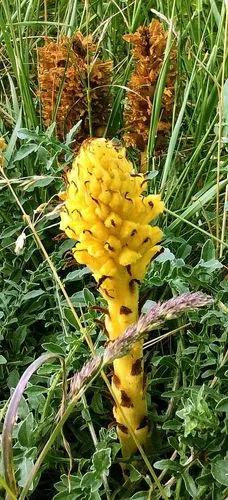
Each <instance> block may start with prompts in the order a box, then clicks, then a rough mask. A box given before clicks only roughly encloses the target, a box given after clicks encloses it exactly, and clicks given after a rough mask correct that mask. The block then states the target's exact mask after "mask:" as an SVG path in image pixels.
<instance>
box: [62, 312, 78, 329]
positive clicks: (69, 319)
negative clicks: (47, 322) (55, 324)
mask: <svg viewBox="0 0 228 500" xmlns="http://www.w3.org/2000/svg"><path fill="white" fill-rule="evenodd" d="M64 316H65V318H66V320H67V322H68V323H69V324H70V325H71V326H73V327H74V328H76V329H78V328H79V326H78V322H77V320H76V319H75V317H74V315H73V313H72V311H71V309H69V308H67V307H64Z"/></svg>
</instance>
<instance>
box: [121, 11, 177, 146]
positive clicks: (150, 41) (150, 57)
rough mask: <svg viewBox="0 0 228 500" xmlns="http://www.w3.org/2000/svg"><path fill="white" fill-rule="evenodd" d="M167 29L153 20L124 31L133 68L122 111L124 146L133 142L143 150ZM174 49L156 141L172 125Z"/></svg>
mask: <svg viewBox="0 0 228 500" xmlns="http://www.w3.org/2000/svg"><path fill="white" fill-rule="evenodd" d="M167 36H168V33H167V32H166V31H165V30H164V28H163V26H162V24H161V23H160V22H159V21H157V20H155V19H154V20H153V21H152V22H151V23H150V24H149V25H148V26H141V27H139V28H138V30H137V31H136V32H135V33H134V34H129V35H124V37H123V38H124V40H126V41H127V42H130V43H132V44H133V49H132V54H133V58H134V60H135V69H134V71H133V73H132V75H131V78H130V80H129V82H128V88H129V91H128V93H127V99H126V107H125V112H124V123H125V133H124V140H125V144H126V146H133V147H136V148H138V149H139V150H140V151H142V152H144V151H145V150H146V147H147V141H148V134H149V128H150V119H151V113H152V112H153V110H152V102H153V97H154V91H155V87H156V84H157V80H158V77H159V72H160V70H161V67H162V63H163V59H164V53H165V48H166V42H167ZM175 62H176V51H175V49H172V50H171V53H170V66H169V72H168V75H167V81H166V87H165V89H164V92H163V96H162V104H161V118H160V121H159V123H158V130H157V131H158V138H157V145H156V146H157V147H158V148H159V142H160V141H161V139H162V138H163V137H164V134H166V132H167V131H168V130H169V129H170V127H171V116H172V109H173V102H174V84H175V78H176V65H175Z"/></svg>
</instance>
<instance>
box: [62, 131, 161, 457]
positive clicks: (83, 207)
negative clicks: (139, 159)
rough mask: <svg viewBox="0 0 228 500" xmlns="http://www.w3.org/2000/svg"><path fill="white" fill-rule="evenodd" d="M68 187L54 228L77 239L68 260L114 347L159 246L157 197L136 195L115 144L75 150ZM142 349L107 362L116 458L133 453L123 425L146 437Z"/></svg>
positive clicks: (137, 180)
mask: <svg viewBox="0 0 228 500" xmlns="http://www.w3.org/2000/svg"><path fill="white" fill-rule="evenodd" d="M68 181H69V185H68V187H67V190H66V193H65V195H64V198H62V199H65V207H64V208H63V210H62V213H61V224H60V227H61V229H63V230H64V231H65V232H66V234H67V235H68V236H69V237H70V238H73V239H77V241H78V242H77V244H76V246H75V248H74V250H73V253H74V257H75V259H76V260H77V261H78V262H79V263H80V264H85V265H87V266H89V267H90V269H91V271H92V273H93V275H94V278H95V280H96V281H97V283H98V288H99V291H100V293H101V295H102V296H103V297H104V298H105V300H106V301H107V305H108V315H107V316H106V318H105V325H106V328H107V332H108V335H109V339H110V340H114V339H115V338H116V337H118V336H119V335H121V334H122V333H123V332H124V330H125V329H126V328H127V327H128V326H129V325H131V324H132V323H134V322H135V321H136V320H137V318H138V285H139V280H142V279H143V277H144V275H145V272H146V268H147V266H148V264H149V263H150V261H151V259H152V258H153V257H154V255H156V253H157V252H158V251H159V249H160V247H159V246H158V245H157V244H158V243H159V242H160V241H161V239H162V231H161V230H160V229H159V228H158V227H157V226H151V225H150V224H149V223H150V222H151V221H152V220H153V219H154V218H155V217H157V216H158V215H159V214H160V213H162V211H163V209H164V204H163V202H162V201H161V199H160V196H159V195H149V196H144V194H145V191H146V189H147V183H146V180H145V179H144V176H143V175H142V174H137V173H135V171H134V169H133V166H132V164H131V163H130V162H129V161H128V160H127V158H126V153H125V149H124V148H123V147H122V146H120V144H119V142H116V141H110V140H106V139H104V138H99V139H90V140H87V141H85V142H84V143H83V144H82V146H81V149H80V151H79V154H78V156H77V157H76V159H75V161H74V162H73V166H72V169H71V171H70V172H69V173H68ZM142 348H143V345H142V342H137V344H136V345H135V346H134V347H133V349H132V351H131V352H130V353H129V354H128V355H126V356H124V357H123V358H120V359H117V360H115V361H114V375H113V379H112V389H113V392H114V394H115V397H116V400H117V401H118V405H119V407H118V406H115V407H114V410H113V413H114V417H115V419H116V423H117V431H118V436H119V439H120V442H121V445H122V452H123V456H124V457H129V456H130V455H131V454H132V453H134V452H135V451H136V446H135V442H134V440H133V438H132V436H131V433H130V432H129V428H128V423H129V424H130V426H131V429H133V431H134V433H135V435H136V436H137V439H138V441H139V443H140V444H141V445H145V443H146V440H147V437H148V421H147V407H146V400H145V389H144V376H143V350H142ZM120 407H121V409H122V412H121V411H120Z"/></svg>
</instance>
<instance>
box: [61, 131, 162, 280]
mask: <svg viewBox="0 0 228 500" xmlns="http://www.w3.org/2000/svg"><path fill="white" fill-rule="evenodd" d="M68 181H69V186H68V188H67V191H66V195H65V209H64V211H63V212H62V214H61V229H63V230H64V231H65V232H66V234H67V236H69V237H70V238H72V239H75V240H77V241H78V243H77V244H76V246H75V248H74V250H73V252H74V256H75V259H76V260H77V261H78V262H79V263H81V264H86V265H87V266H88V267H90V269H91V270H92V272H93V274H94V276H95V279H96V280H97V281H98V282H99V280H100V279H101V278H102V277H103V276H109V277H114V276H115V275H118V273H119V272H120V270H123V268H124V269H125V271H126V273H128V275H130V276H131V277H132V279H137V280H141V279H142V278H143V276H144V274H145V271H146V267H147V265H148V263H149V262H150V260H151V259H152V257H153V256H154V255H155V254H156V253H157V252H158V250H159V248H160V247H159V246H157V243H158V242H159V241H161V238H162V231H161V230H160V229H159V228H158V227H156V226H155V227H152V226H150V224H149V223H150V222H151V221H152V220H153V219H154V218H155V217H157V216H158V215H159V214H160V213H161V212H162V211H163V208H164V204H163V202H162V201H161V199H160V196H159V195H149V196H144V194H145V189H146V187H147V183H146V181H145V180H144V176H143V174H136V173H135V171H134V169H133V166H132V164H131V163H130V162H129V161H128V160H127V158H126V154H125V149H124V148H123V147H120V146H119V144H118V145H116V144H115V142H113V141H109V140H106V139H103V138H102V139H92V140H88V141H86V142H85V143H84V144H83V146H82V147H81V150H80V153H79V155H78V156H77V157H76V159H75V161H74V163H73V166H72V170H71V171H70V172H69V174H68Z"/></svg>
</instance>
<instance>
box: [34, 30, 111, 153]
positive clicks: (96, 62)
mask: <svg viewBox="0 0 228 500" xmlns="http://www.w3.org/2000/svg"><path fill="white" fill-rule="evenodd" d="M95 55H96V45H95V44H94V43H93V42H92V37H91V35H89V36H87V37H83V35H82V34H81V33H80V32H78V33H76V34H75V35H74V36H73V37H67V36H63V37H61V38H60V39H59V40H58V41H53V40H50V39H46V42H45V45H44V46H43V47H40V48H39V49H38V84H39V91H38V95H39V98H40V101H41V107H42V117H43V121H44V124H45V126H46V127H48V126H49V125H50V124H51V123H52V121H53V120H55V121H56V132H57V136H58V137H59V138H60V139H63V138H64V137H65V135H66V133H67V132H69V130H70V129H71V128H72V127H73V126H74V125H75V124H76V123H77V122H79V120H81V127H80V131H79V133H78V134H77V140H76V144H75V147H76V148H77V147H78V146H79V145H80V144H81V142H82V141H83V140H84V139H85V138H86V137H88V136H89V133H90V131H91V126H92V132H93V134H94V135H96V134H97V135H98V136H99V135H102V131H103V127H104V126H105V124H106V121H107V116H108V111H109V105H110V83H111V71H112V62H111V61H101V60H100V59H99V58H98V57H97V56H96V57H95ZM89 121H90V125H89Z"/></svg>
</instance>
